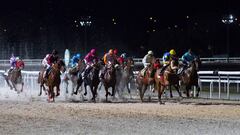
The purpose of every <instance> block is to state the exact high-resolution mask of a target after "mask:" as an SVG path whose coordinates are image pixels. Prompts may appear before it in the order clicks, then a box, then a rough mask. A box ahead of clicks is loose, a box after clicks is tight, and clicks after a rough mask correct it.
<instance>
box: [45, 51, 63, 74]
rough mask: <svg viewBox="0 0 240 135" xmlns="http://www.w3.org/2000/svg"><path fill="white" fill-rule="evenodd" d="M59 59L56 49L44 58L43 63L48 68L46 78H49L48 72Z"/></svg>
mask: <svg viewBox="0 0 240 135" xmlns="http://www.w3.org/2000/svg"><path fill="white" fill-rule="evenodd" d="M58 59H59V57H58V52H57V51H56V50H55V49H54V50H53V51H52V54H47V55H46V56H45V58H44V59H43V60H42V65H43V66H44V68H45V69H46V73H45V76H44V78H48V74H49V72H50V70H51V66H52V64H54V63H56V62H57V61H58Z"/></svg>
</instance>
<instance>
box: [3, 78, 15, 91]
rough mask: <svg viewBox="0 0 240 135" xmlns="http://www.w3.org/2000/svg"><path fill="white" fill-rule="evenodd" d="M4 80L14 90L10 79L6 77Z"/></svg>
mask: <svg viewBox="0 0 240 135" xmlns="http://www.w3.org/2000/svg"><path fill="white" fill-rule="evenodd" d="M4 79H5V80H6V82H7V84H8V86H9V87H10V89H11V90H12V89H13V86H12V85H11V84H10V82H9V79H8V77H7V76H5V77H4Z"/></svg>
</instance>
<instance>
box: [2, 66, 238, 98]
mask: <svg viewBox="0 0 240 135" xmlns="http://www.w3.org/2000/svg"><path fill="white" fill-rule="evenodd" d="M4 72H5V71H3V70H0V73H4ZM38 73H39V71H22V75H23V79H24V83H25V87H27V88H28V89H30V90H31V91H36V90H39V84H38V83H37V78H38ZM134 73H135V74H137V73H138V72H137V71H136V72H134ZM198 74H199V85H200V88H201V90H202V89H203V87H204V86H206V85H203V84H204V83H207V84H208V85H209V88H208V89H207V90H209V96H207V97H208V98H219V99H222V95H223V94H226V97H227V98H226V99H230V93H231V92H233V90H236V91H235V93H236V94H235V96H236V98H235V99H238V100H240V93H239V92H240V91H239V84H240V71H218V72H215V71H199V72H198ZM214 84H215V85H216V84H217V87H216V86H215V87H214ZM232 84H236V89H234V88H233V87H231V85H232ZM2 85H3V86H5V87H7V84H6V82H4V81H3V78H2V76H0V86H2ZM216 89H217V90H218V96H217V97H216V96H215V97H213V92H214V90H215V92H216ZM230 90H231V92H230ZM194 93H195V89H194ZM194 95H195V94H194Z"/></svg>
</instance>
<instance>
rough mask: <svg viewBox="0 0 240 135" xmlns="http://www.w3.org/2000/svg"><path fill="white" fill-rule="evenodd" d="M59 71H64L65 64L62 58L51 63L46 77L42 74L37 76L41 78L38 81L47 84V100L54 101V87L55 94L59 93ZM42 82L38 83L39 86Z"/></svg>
mask: <svg viewBox="0 0 240 135" xmlns="http://www.w3.org/2000/svg"><path fill="white" fill-rule="evenodd" d="M61 71H62V72H64V71H65V64H64V62H63V61H62V60H58V61H57V62H56V63H54V64H53V65H52V67H51V70H50V72H49V75H48V78H47V79H45V78H43V75H42V76H39V79H40V80H41V81H40V82H43V84H44V83H45V84H46V85H47V86H48V93H47V94H48V101H49V102H54V98H55V93H54V88H55V87H56V88H57V94H56V96H59V95H60V83H61V78H60V75H61ZM39 75H40V74H39ZM43 84H40V87H41V85H43ZM40 93H42V91H41V88H40Z"/></svg>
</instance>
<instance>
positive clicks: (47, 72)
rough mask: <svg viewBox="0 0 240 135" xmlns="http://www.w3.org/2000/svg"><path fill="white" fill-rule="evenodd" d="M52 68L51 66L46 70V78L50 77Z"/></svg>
mask: <svg viewBox="0 0 240 135" xmlns="http://www.w3.org/2000/svg"><path fill="white" fill-rule="evenodd" d="M50 70H51V68H48V69H47V70H46V73H45V76H44V78H45V79H47V78H48V75H49V72H50Z"/></svg>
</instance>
